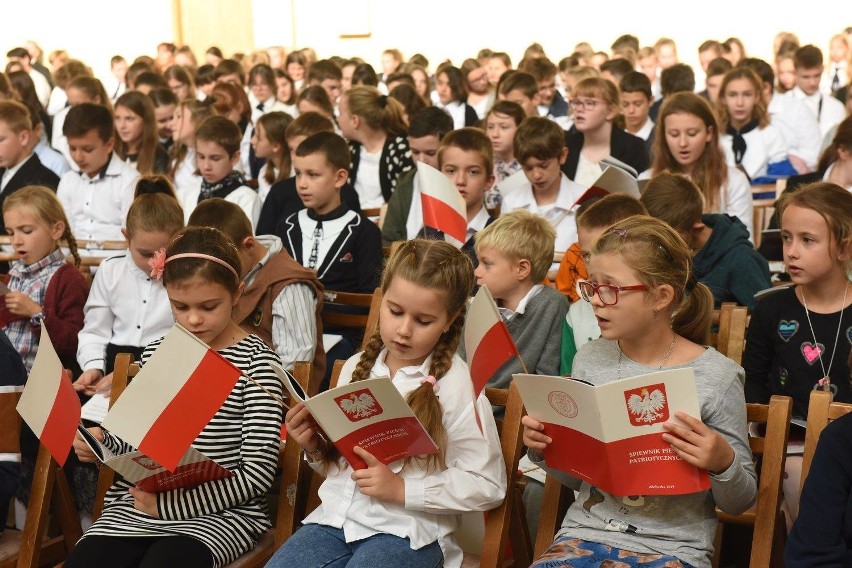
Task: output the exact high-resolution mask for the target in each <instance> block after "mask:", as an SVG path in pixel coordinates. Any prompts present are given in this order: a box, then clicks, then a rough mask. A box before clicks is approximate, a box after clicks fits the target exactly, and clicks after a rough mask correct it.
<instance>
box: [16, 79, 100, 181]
mask: <svg viewBox="0 0 852 568" xmlns="http://www.w3.org/2000/svg"><path fill="white" fill-rule="evenodd" d="M65 93H66V95H67V96H68V106H66V107H65V108H63V109H62V110H60V111H59V112H57V113H56V116H54V117H53V125H52V127H51V131H52V134H53V135H52V136H51V137H50V145H51V146H52V147H53V148H54V149H55V150H57V151H59V152H61V153H62V155H63V156H64V157H65V159H66V160H67V161H68V162H69V163H73V162H74V160H73V159H72V158H71V152H70V150H69V149H68V139H67V138H65V135H64V134H63V133H62V129H63V127H64V126H65V117H67V116H68V111H70V110H71V107H73V106H75V105H78V104H80V103H93V104H96V105H102V106H105V107H106V108H108V109H110V111H112V101H111V100H110V98H109V96H108V95H107V92H106V90H105V89H104V86H103V84H101V82H100V81H99V80H97V79H95V78H94V77H90V76H88V75H83V76H80V77H77V78H75V79H73V80H72V81H71V82H70V83H69V84H68V88H67V89H66V91H65ZM39 122H40V121H39ZM33 125H35V121H33ZM57 175H59V176H60V177H62V175H61V174H57Z"/></svg>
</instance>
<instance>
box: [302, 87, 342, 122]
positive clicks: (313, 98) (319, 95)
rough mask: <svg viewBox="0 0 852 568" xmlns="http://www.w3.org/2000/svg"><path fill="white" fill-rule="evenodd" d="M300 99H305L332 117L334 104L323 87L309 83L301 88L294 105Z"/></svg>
mask: <svg viewBox="0 0 852 568" xmlns="http://www.w3.org/2000/svg"><path fill="white" fill-rule="evenodd" d="M302 101H307V102H309V103H311V104H312V105H314V106H316V107H319V108H321V109H322V110H323V112H325V114H326V115H327V116H328V117H329V118H331V117H334V105H333V104H332V103H331V98H329V96H328V92H327V91H326V90H325V88H323V87H321V86H319V85H310V86H308V87H305V88H304V89H302V92H301V93H299V96H298V97H296V106H297V107H298V106H299V103H300V102H302Z"/></svg>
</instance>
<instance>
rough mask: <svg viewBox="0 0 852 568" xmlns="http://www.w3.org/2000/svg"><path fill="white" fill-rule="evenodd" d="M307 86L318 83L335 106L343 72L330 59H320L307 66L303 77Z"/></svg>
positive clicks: (338, 96)
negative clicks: (306, 72)
mask: <svg viewBox="0 0 852 568" xmlns="http://www.w3.org/2000/svg"><path fill="white" fill-rule="evenodd" d="M305 81H306V82H307V85H308V86H314V85H318V86H320V87H322V88H323V89H324V90H325V92H326V93H327V94H328V100H330V101H331V104H332V105H333V106H334V107H335V108H336V107H337V100H338V99H339V98H340V88H341V82H342V81H343V72H342V71H341V70H340V67H338V66H337V65H336V64H335V63H334V62H333V61H331V60H330V59H321V60H319V61H317V62H316V63H313V64H312V65H311V66H310V67H308V74H307V76H306V77H305Z"/></svg>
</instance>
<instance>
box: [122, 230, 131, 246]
mask: <svg viewBox="0 0 852 568" xmlns="http://www.w3.org/2000/svg"><path fill="white" fill-rule="evenodd" d="M121 235H122V236H123V237H124V240H126V241H127V242H128V243H129V242H130V237H128V236H127V227H122V228H121Z"/></svg>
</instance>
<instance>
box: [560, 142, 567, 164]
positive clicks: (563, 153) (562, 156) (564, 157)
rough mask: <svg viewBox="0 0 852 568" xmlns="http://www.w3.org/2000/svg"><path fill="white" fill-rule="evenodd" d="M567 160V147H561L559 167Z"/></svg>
mask: <svg viewBox="0 0 852 568" xmlns="http://www.w3.org/2000/svg"><path fill="white" fill-rule="evenodd" d="M567 159H568V146H563V147H562V151H561V152H560V153H559V165H560V166H561V165H562V164H564V163H565V160H567Z"/></svg>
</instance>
